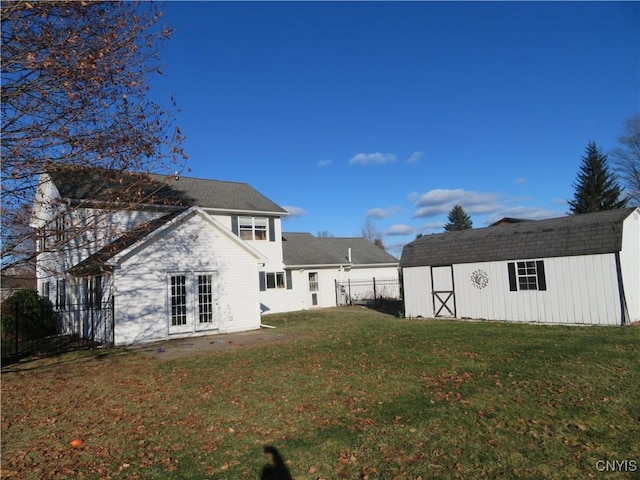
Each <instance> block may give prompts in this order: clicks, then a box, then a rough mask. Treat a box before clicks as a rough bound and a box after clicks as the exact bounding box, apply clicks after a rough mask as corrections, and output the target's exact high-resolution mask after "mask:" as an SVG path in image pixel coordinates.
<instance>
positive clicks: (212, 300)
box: [168, 272, 219, 334]
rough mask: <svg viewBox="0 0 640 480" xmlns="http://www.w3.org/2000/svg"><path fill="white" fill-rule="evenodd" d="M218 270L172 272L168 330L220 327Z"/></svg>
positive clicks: (194, 330) (179, 330)
mask: <svg viewBox="0 0 640 480" xmlns="http://www.w3.org/2000/svg"><path fill="white" fill-rule="evenodd" d="M216 279H217V272H195V273H193V272H188V273H182V272H181V273H170V274H169V276H168V288H169V292H168V293H169V302H168V307H169V333H170V334H173V333H190V332H196V331H203V330H215V329H217V328H218V327H219V321H218V315H217V310H218V309H217V307H218V298H217V295H216V291H217V289H216Z"/></svg>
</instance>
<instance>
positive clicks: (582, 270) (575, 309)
mask: <svg viewBox="0 0 640 480" xmlns="http://www.w3.org/2000/svg"><path fill="white" fill-rule="evenodd" d="M507 263H508V262H503V261H501V262H486V263H473V264H461V265H454V267H453V271H454V281H455V287H456V292H455V294H456V306H457V316H458V317H460V318H476V319H480V318H483V319H489V320H510V321H522V322H538V323H578V324H607V325H619V324H620V322H621V316H620V303H619V296H618V288H617V286H618V284H617V273H616V263H615V256H614V255H613V254H604V255H584V256H576V257H558V258H547V259H544V267H545V275H546V283H547V290H543V291H541V290H528V291H526V290H525V291H517V292H511V291H509V278H508V271H507ZM476 270H483V271H484V272H486V273H487V275H488V277H489V283H488V285H487V286H486V287H485V288H482V289H479V288H477V287H475V286H474V285H473V283H472V282H471V274H472V273H473V272H474V271H476Z"/></svg>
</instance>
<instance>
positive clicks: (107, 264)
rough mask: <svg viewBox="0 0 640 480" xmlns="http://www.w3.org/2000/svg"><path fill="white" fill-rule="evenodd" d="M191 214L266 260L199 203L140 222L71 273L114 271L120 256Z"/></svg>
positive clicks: (85, 260) (86, 274)
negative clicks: (200, 217)
mask: <svg viewBox="0 0 640 480" xmlns="http://www.w3.org/2000/svg"><path fill="white" fill-rule="evenodd" d="M189 215H201V216H202V218H204V219H205V220H207V221H208V222H209V223H210V224H211V225H213V226H215V227H216V228H217V229H218V230H219V231H220V232H222V233H223V234H225V235H227V236H228V237H229V238H231V239H232V240H233V241H234V242H236V243H237V244H238V245H240V246H241V247H242V248H244V249H245V250H247V251H248V252H249V253H250V254H251V255H253V256H254V257H255V258H256V259H262V258H263V257H262V254H260V253H259V252H258V251H256V250H255V249H254V248H253V247H251V246H249V245H248V244H247V242H245V241H244V240H241V239H240V237H238V236H237V235H235V234H233V233H232V232H231V231H230V230H229V229H227V228H225V227H224V226H222V225H221V224H220V223H219V222H218V221H216V220H215V219H214V218H213V217H211V215H209V214H207V213H206V212H205V211H204V210H202V209H201V208H200V207H198V206H193V207H190V208H188V209H185V208H183V209H179V210H173V211H171V212H170V213H168V214H167V215H163V216H162V217H158V218H156V219H154V220H151V221H149V222H145V223H143V224H141V225H138V226H137V227H136V228H134V229H133V230H130V231H128V232H126V233H125V234H124V235H122V236H121V237H119V238H118V239H116V240H115V241H113V242H111V243H110V244H108V245H106V246H105V247H103V248H101V249H100V250H98V251H97V252H96V253H94V254H93V255H90V256H89V257H87V258H86V259H84V260H83V261H81V262H80V263H78V264H77V265H75V266H74V267H72V268H71V269H70V270H69V273H70V274H71V275H74V276H78V277H82V276H90V275H97V274H99V273H101V272H104V271H110V270H112V268H113V264H114V261H116V262H117V261H118V257H121V258H122V257H123V255H125V254H126V253H127V251H128V250H130V249H133V248H138V247H139V246H140V245H143V244H144V243H145V242H146V241H148V240H150V239H151V238H152V237H153V236H154V234H155V233H156V232H158V231H160V230H162V229H163V228H165V227H168V226H169V225H170V224H172V223H175V222H177V221H182V220H183V219H185V218H186V217H188V216H189Z"/></svg>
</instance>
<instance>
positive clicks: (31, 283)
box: [0, 266, 36, 300]
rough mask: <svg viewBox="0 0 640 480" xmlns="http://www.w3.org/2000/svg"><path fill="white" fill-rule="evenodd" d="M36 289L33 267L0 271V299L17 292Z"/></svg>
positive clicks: (10, 268)
mask: <svg viewBox="0 0 640 480" xmlns="http://www.w3.org/2000/svg"><path fill="white" fill-rule="evenodd" d="M23 289H27V290H35V289H36V271H35V269H34V268H33V267H26V266H25V267H9V268H6V269H4V270H2V276H1V279H0V298H1V299H2V300H4V299H5V298H7V297H9V296H11V294H12V293H13V292H15V291H17V290H23Z"/></svg>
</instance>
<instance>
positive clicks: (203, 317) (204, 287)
mask: <svg viewBox="0 0 640 480" xmlns="http://www.w3.org/2000/svg"><path fill="white" fill-rule="evenodd" d="M198 321H199V322H200V323H211V322H213V282H212V276H211V275H198Z"/></svg>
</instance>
